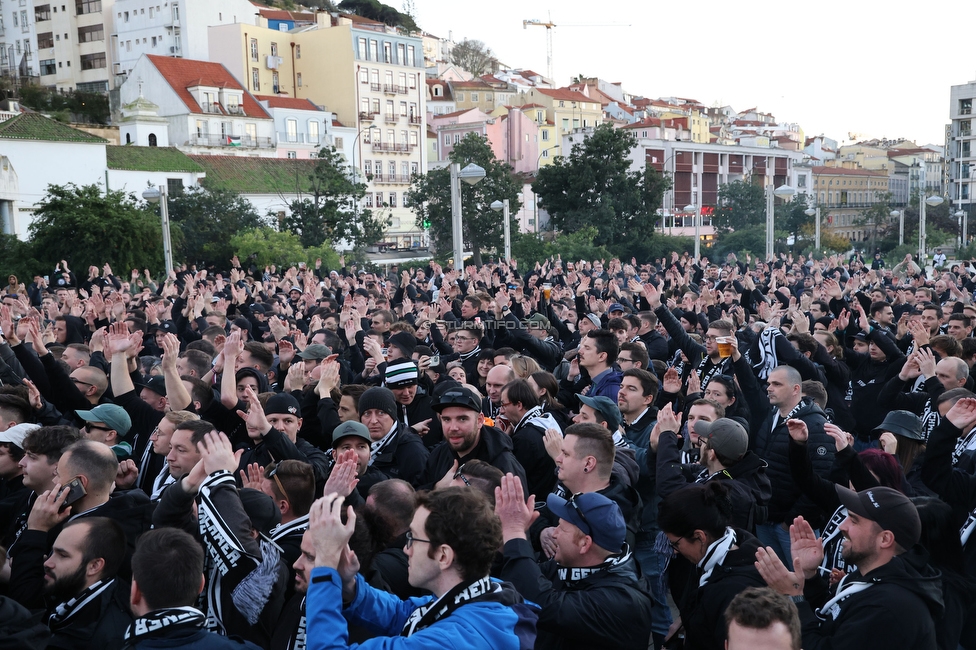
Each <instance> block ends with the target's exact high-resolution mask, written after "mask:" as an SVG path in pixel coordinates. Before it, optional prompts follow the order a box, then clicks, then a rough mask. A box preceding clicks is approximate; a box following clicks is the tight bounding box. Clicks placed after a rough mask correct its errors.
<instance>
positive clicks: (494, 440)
mask: <svg viewBox="0 0 976 650" xmlns="http://www.w3.org/2000/svg"><path fill="white" fill-rule="evenodd" d="M512 448H513V447H512V439H511V437H509V436H507V435H505V434H504V433H502V432H501V431H499V430H498V429H496V428H495V427H489V426H487V425H482V427H481V435H480V436H479V440H478V444H477V445H475V446H474V449H473V450H472V451H471V452H470V453H469V454H467V455H466V456H465V457H464V459H463V460H462V459H461V458H460V457H459V456H458V455H457V453H456V452H455V451H454V450H453V449H451V445H450V444H448V442H447V441H446V440H445V441H443V442H441V443H439V444H438V445H437V446H436V447H434V448H433V449H432V450H431V452H430V457H429V458H428V459H427V467H426V469H425V470H424V475H423V478H422V479H421V481H420V485H421V486H422V487H433V485H434V483H436V482H437V481H439V480H441V479H442V478H444V475H445V474H447V470H449V469H451V466H452V465H454V461H458V467H460V466H461V465H462V464H463V463H464V462H465V461H468V460H482V461H484V462H486V463H488V464H489V465H491V466H492V467H497V468H498V469H500V470H501V471H502V473H503V474H508V473H512V474H514V475H515V476H517V477H519V480H520V481H522V488H523V489H524V490H528V487H527V485H526V482H525V470H524V469H523V468H522V464H521V463H519V462H518V460H517V459H516V458H515V454H514V453H513V451H512ZM528 494H529V492H528V491H526V496H528ZM536 496H542V498H545V497H544V495H536Z"/></svg>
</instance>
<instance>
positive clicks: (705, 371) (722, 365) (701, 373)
mask: <svg viewBox="0 0 976 650" xmlns="http://www.w3.org/2000/svg"><path fill="white" fill-rule="evenodd" d="M731 374H732V357H726V358H725V359H722V360H721V361H719V362H718V363H714V362H713V361H712V359H711V357H709V356H704V357H702V359H701V361H699V362H698V377H699V381H700V382H701V390H702V392H705V387H706V386H708V382H710V381H711V380H712V378H713V377H715V376H716V375H731Z"/></svg>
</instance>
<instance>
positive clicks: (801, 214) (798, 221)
mask: <svg viewBox="0 0 976 650" xmlns="http://www.w3.org/2000/svg"><path fill="white" fill-rule="evenodd" d="M808 207H809V206H807V198H806V194H797V195H796V196H794V197H793V199H792V200H791V201H790V202H789V203H784V204H783V205H778V206H776V230H782V231H783V232H785V233H786V234H787V236H789V237H792V238H793V244H792V245H791V246H790V250H791V251H793V252H794V253H796V252H797V251H801V250H803V245H804V242H802V241H801V240H802V239H803V238H804V235H806V234H807V233H808V232H810V233H812V232H813V229H812V228H808V226H811V225H812V224H813V220H814V218H815V217H811V216H807V213H806V211H807V208H808Z"/></svg>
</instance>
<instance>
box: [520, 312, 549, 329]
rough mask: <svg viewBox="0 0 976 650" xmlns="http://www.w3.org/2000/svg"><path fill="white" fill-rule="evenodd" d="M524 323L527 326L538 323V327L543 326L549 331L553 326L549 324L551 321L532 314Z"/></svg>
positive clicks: (540, 315)
mask: <svg viewBox="0 0 976 650" xmlns="http://www.w3.org/2000/svg"><path fill="white" fill-rule="evenodd" d="M522 322H523V323H525V324H526V325H528V324H529V323H533V324H535V323H538V325H536V327H539V326H541V327H542V328H543V329H549V328H550V327H551V326H552V325H551V323H550V322H549V319H548V318H546V317H545V316H543V315H542V314H539V313H535V314H532V315H531V316H529V317H528V318H526V319H525V320H523V321H522Z"/></svg>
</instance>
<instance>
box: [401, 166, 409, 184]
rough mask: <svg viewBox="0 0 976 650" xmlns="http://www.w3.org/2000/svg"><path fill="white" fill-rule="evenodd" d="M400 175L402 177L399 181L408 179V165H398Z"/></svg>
mask: <svg viewBox="0 0 976 650" xmlns="http://www.w3.org/2000/svg"><path fill="white" fill-rule="evenodd" d="M400 175H401V177H402V178H401V180H407V179H409V178H410V163H408V162H402V163H400Z"/></svg>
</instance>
